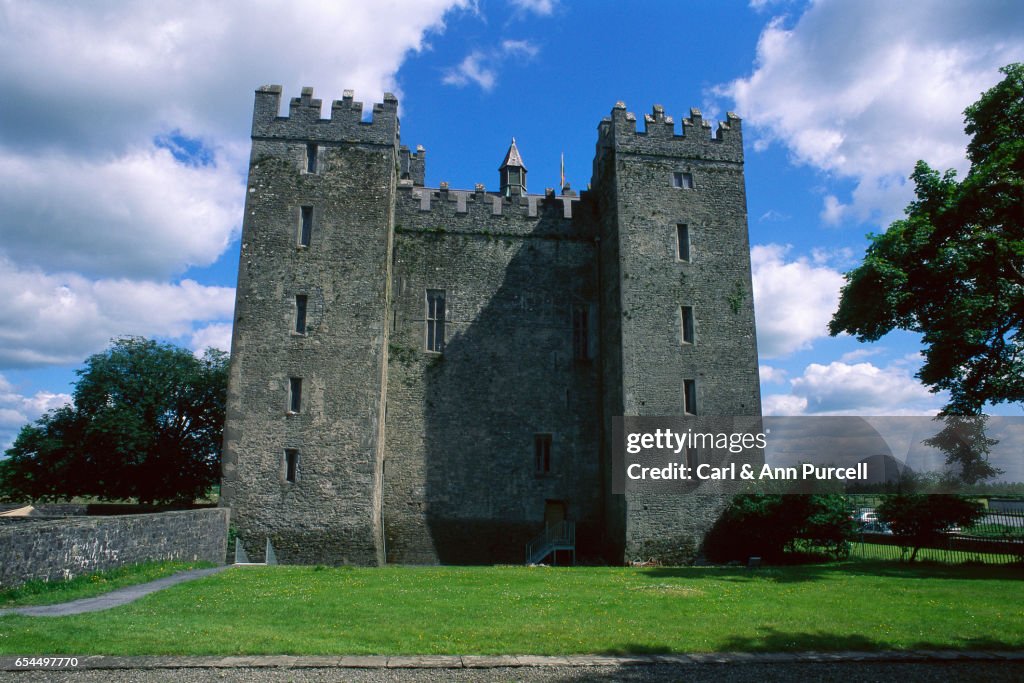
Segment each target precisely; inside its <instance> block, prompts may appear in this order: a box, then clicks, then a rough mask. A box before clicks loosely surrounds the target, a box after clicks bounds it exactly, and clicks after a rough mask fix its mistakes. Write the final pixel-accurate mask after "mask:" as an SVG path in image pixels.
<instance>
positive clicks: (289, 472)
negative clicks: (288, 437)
mask: <svg viewBox="0 0 1024 683" xmlns="http://www.w3.org/2000/svg"><path fill="white" fill-rule="evenodd" d="M298 474H299V451H298V450H296V449H294V448H286V449H284V480H285V481H287V482H288V483H290V484H294V483H295V482H296V481H297V480H298Z"/></svg>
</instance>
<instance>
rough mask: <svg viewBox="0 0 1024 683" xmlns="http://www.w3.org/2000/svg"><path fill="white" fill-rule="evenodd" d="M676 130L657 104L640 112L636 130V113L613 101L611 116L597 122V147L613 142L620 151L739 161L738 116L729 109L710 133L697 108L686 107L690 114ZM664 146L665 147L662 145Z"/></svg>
mask: <svg viewBox="0 0 1024 683" xmlns="http://www.w3.org/2000/svg"><path fill="white" fill-rule="evenodd" d="M681 124H682V130H681V132H680V133H679V134H677V133H676V127H675V119H673V117H671V116H668V115H666V114H665V108H664V107H663V106H661V105H660V104H656V105H654V106H653V107H652V109H651V113H650V114H644V129H643V130H642V131H641V130H637V117H636V114H634V113H633V112H630V111H628V110H627V109H626V104H625V103H624V102H616V103H615V106H614V107H613V108H612V112H611V116H607V117H605V118H604V119H602V121H601V123H600V124H598V147H599V148H600V147H601V146H609V145H614V146H615V147H616V148H617V149H619V150H620V151H625V152H636V153H645V152H646V153H654V152H658V153H663V154H664V153H669V154H673V155H676V154H678V155H680V156H694V157H699V158H704V159H710V160H719V161H735V162H742V161H743V134H742V127H741V122H740V118H739V117H738V116H736V115H735V114H733V113H732V112H729V113H728V114H726V120H725V121H722V122H720V123H719V124H718V129H717V130H716V131H715V133H714V135H712V133H711V123H710V122H708V121H705V120H704V116H703V114H701V111H700V110H699V109H696V108H693V109H690V116H689V117H687V118H684V119H683V120H682V121H681ZM666 145H667V146H666Z"/></svg>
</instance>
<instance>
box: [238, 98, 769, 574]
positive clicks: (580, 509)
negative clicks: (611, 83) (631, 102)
mask: <svg viewBox="0 0 1024 683" xmlns="http://www.w3.org/2000/svg"><path fill="white" fill-rule="evenodd" d="M280 104H281V88H280V86H264V87H262V88H260V89H258V90H257V91H256V101H255V108H254V113H253V123H252V156H251V161H250V168H249V180H248V186H247V194H246V206H245V219H244V223H243V231H242V246H241V259H240V264H239V273H238V289H237V300H236V306H235V322H234V335H233V339H232V349H231V370H230V379H229V392H228V408H227V422H226V428H225V449H224V459H223V461H224V465H223V467H224V472H223V486H222V494H221V495H222V498H221V500H222V505H227V506H230V508H231V511H232V523H233V524H234V525H235V527H236V529H237V532H238V535H239V537H240V538H241V539H242V540H243V542H244V543H245V546H246V549H247V551H248V552H249V554H250V556H252V557H253V558H254V559H258V558H260V557H261V556H262V547H263V545H264V543H265V539H267V538H269V539H270V540H271V541H272V543H273V545H274V548H275V549H276V553H277V557H278V558H279V560H280V561H282V562H293V563H324V564H341V563H354V564H370V565H374V564H383V563H385V562H397V563H413V564H415V563H426V564H431V563H451V564H462V563H497V562H519V563H521V562H523V561H524V548H527V543H528V542H530V540H531V539H534V538H535V537H538V535H539V534H540V536H539V538H540V539H541V541H543V539H544V537H543V532H544V530H545V529H547V530H549V537H548V541H550V542H552V543H554V544H556V545H557V544H558V543H564V544H565V545H564V547H565V548H567V549H572V550H574V551H575V554H576V556H577V557H579V558H581V559H591V560H596V561H606V562H612V563H617V562H622V561H623V560H628V559H636V558H643V559H649V558H652V557H653V558H657V559H663V560H665V561H678V560H679V559H680V558H681V557H682V556H684V555H692V554H693V552H694V551H695V550H696V548H697V547H698V545H699V543H700V540H701V538H702V536H703V533H704V531H706V529H707V528H708V527H709V526H710V524H711V523H712V522H713V521H714V519H715V518H716V517H717V515H718V513H719V512H720V510H721V508H722V505H723V497H722V495H721V494H719V495H702V493H709V494H711V493H713V491H709V490H706V489H699V490H697V491H695V492H693V493H691V494H687V495H677V496H666V495H660V496H654V495H644V494H640V493H627V494H625V495H613V494H612V493H611V486H610V479H611V472H610V468H611V455H610V453H611V441H612V436H611V435H612V418H613V417H615V416H622V415H639V416H648V415H649V416H656V415H685V414H699V415H760V409H761V406H760V391H759V386H758V368H757V349H756V340H755V334H754V310H753V297H752V290H751V273H750V249H749V243H748V236H747V216H746V197H745V190H744V176H743V146H742V136H741V127H740V120H739V119H738V118H737V117H735V116H734V115H732V114H729V115H728V117H727V120H726V121H725V122H724V123H720V124H719V126H718V129H717V131H716V132H715V133H714V134H712V132H711V126H710V125H709V124H708V123H707V122H705V121H703V120H702V118H701V114H700V112H699V111H697V110H691V113H690V117H689V118H687V119H685V120H683V121H682V134H677V132H676V129H675V123H674V122H673V120H672V118H671V117H669V116H666V115H665V112H664V110H663V108H662V107H660V106H655V107H654V109H653V112H652V113H651V114H649V115H646V116H644V129H643V130H642V131H641V130H638V127H637V120H636V117H635V116H634V115H633V114H632V113H630V112H628V111H627V110H626V107H625V105H624V104H622V103H618V104H616V105H615V107H614V108H613V109H612V111H611V116H610V117H607V118H605V119H603V120H602V121H601V122H600V123H599V124H598V128H597V149H596V153H595V157H594V163H593V177H592V181H591V184H590V188H589V189H588V190H587V191H584V192H581V193H579V194H578V195H577V193H575V192H573V191H572V190H570V189H568V187H565V188H561V189H559V190H558V191H554V190H550V189H549V190H546V191H545V192H543V193H540V194H531V193H529V192H528V191H527V168H526V165H525V164H524V162H523V159H522V158H521V156H520V153H519V150H518V147H517V145H516V144H515V141H514V140H513V142H512V145H511V147H510V148H509V149H508V150H507V153H506V154H505V157H504V160H503V162H502V164H501V167H500V169H499V185H498V189H497V191H494V189H493V188H492V189H490V190H488V189H487V188H486V187H485V186H484V185H482V184H481V185H477V186H476V187H475V188H474V189H455V188H449V187H448V186H447V184H446V183H441V184H440V187H438V188H428V187H425V186H424V178H425V162H426V153H425V152H424V151H423V150H422V148H418V149H417V150H416V151H410V150H409V149H408V148H407V147H405V146H402V145H401V144H400V137H399V120H398V102H397V100H396V99H395V97H394V96H392V95H390V94H388V95H385V96H384V101H383V102H382V103H380V104H375V105H374V106H373V112H372V120H370V121H364V120H363V117H362V104H361V103H359V102H356V101H354V100H353V96H352V93H351V91H346V92H345V94H344V97H343V99H341V100H337V101H335V102H333V104H332V106H331V113H330V118H329V119H323V118H321V101H320V100H318V99H314V98H313V91H312V89H311V88H304V89H303V90H302V94H301V97H298V98H293V99H292V100H291V103H290V108H289V112H288V116H280V115H279V108H280ZM500 153H501V150H496V154H495V158H496V159H497V158H499V155H500ZM552 529H556V530H559V531H558V532H557V533H555V534H554V536H553V537H552V536H551V534H550V530H552ZM538 548H539V550H538ZM553 548H554V546H552V547H551V548H547V547H544V543H543V542H541V543H540V544H539V545H538V544H536V543H535V544H534V545H533V546H529V548H528V549H527V552H528V553H532V555H527V556H525V559H526V560H527V561H530V560H532V561H539V560H541V559H544V556H545V555H547V553H548V551H549V550H551V549H553ZM540 553H544V555H540V556H539V557H538V554H540ZM557 557H558V556H556V555H552V556H550V558H552V559H553V558H557ZM562 557H563V560H564V558H565V555H564V553H563V555H562ZM683 559H685V558H683Z"/></svg>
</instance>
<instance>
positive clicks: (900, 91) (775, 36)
mask: <svg viewBox="0 0 1024 683" xmlns="http://www.w3.org/2000/svg"><path fill="white" fill-rule="evenodd" d="M754 4H755V6H757V7H758V8H761V9H764V8H765V6H767V5H768V3H766V2H758V3H754ZM1022 23H1024V6H1022V5H1020V4H1019V3H1008V2H1000V1H998V0H989V1H988V2H972V3H962V2H951V1H945V2H943V1H933V2H913V3H895V4H894V3H890V2H883V1H882V0H864V1H862V2H829V1H821V2H813V3H811V4H810V5H809V6H808V7H807V9H806V11H805V12H804V13H803V14H802V15H801V16H800V17H799V18H798V19H797V20H796V21H795V22H792V23H788V22H787V20H786V19H784V18H777V19H775V20H773V21H772V22H770V24H769V25H768V26H767V28H765V30H764V31H763V32H762V34H761V36H760V39H759V41H758V46H757V63H756V67H755V69H754V71H753V73H752V74H751V75H750V76H748V77H746V78H740V79H737V80H735V81H732V82H731V83H729V84H727V85H726V86H724V87H720V88H719V89H718V90H717V92H718V93H719V94H725V95H728V96H730V97H732V98H733V99H734V100H735V106H736V110H737V111H739V112H742V113H743V116H744V118H745V121H746V122H748V123H749V124H750V126H751V127H752V128H753V129H754V131H755V132H756V133H757V134H759V135H760V138H759V141H758V144H757V145H756V146H758V147H763V146H764V144H765V143H767V142H770V141H778V142H781V143H782V144H784V145H786V147H787V148H788V149H789V150H790V152H791V153H792V155H793V157H794V159H795V160H796V161H797V162H799V163H803V164H809V165H811V166H813V167H816V168H818V169H821V170H823V171H826V172H828V173H830V174H834V175H835V176H837V177H843V178H849V179H853V180H854V181H855V183H856V187H855V189H854V190H853V192H852V195H851V196H850V198H849V199H848V200H847V201H843V200H842V199H840V198H839V197H837V196H836V195H835V194H829V195H827V196H826V197H825V199H824V204H823V207H822V212H821V213H822V220H824V221H825V222H826V223H838V222H840V221H844V220H847V219H849V218H854V219H856V220H859V221H865V220H876V221H879V222H880V223H882V224H887V223H888V222H889V221H891V220H892V219H894V218H898V217H899V216H900V215H901V212H902V209H903V208H904V207H905V206H906V204H907V203H908V201H909V200H910V199H911V198H912V187H910V186H908V184H907V181H906V178H907V176H908V175H909V173H910V172H911V170H913V166H914V163H915V162H916V161H917V160H918V159H924V160H926V161H928V163H930V164H931V165H933V166H935V167H938V168H941V169H945V168H957V169H959V170H960V171H963V170H964V169H965V168H966V166H967V162H966V160H965V158H964V147H965V145H966V142H967V138H966V137H965V135H964V133H963V115H962V113H963V110H964V108H965V107H966V106H967V105H968V104H970V103H971V102H973V101H974V100H976V99H977V98H978V96H979V94H980V93H981V92H982V91H984V90H985V89H987V88H989V87H991V86H992V85H993V84H995V83H996V82H997V81H998V80H999V79H1000V78H1001V74H999V73H998V68H999V67H1000V66H1003V65H1005V64H1007V63H1010V62H1013V61H1020V60H1021V59H1024V35H1022V34H1021V32H1020V30H1019V28H1017V27H1019V26H1020V25H1021V24H1022Z"/></svg>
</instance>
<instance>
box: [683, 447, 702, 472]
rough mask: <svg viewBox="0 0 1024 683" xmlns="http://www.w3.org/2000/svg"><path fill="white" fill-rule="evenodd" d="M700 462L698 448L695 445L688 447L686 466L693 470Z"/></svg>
mask: <svg viewBox="0 0 1024 683" xmlns="http://www.w3.org/2000/svg"><path fill="white" fill-rule="evenodd" d="M699 464H700V462H699V461H698V459H697V449H696V448H694V447H693V446H687V447H686V466H687V467H689V468H690V469H691V470H692V469H694V468H696V467H697V465H699Z"/></svg>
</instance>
